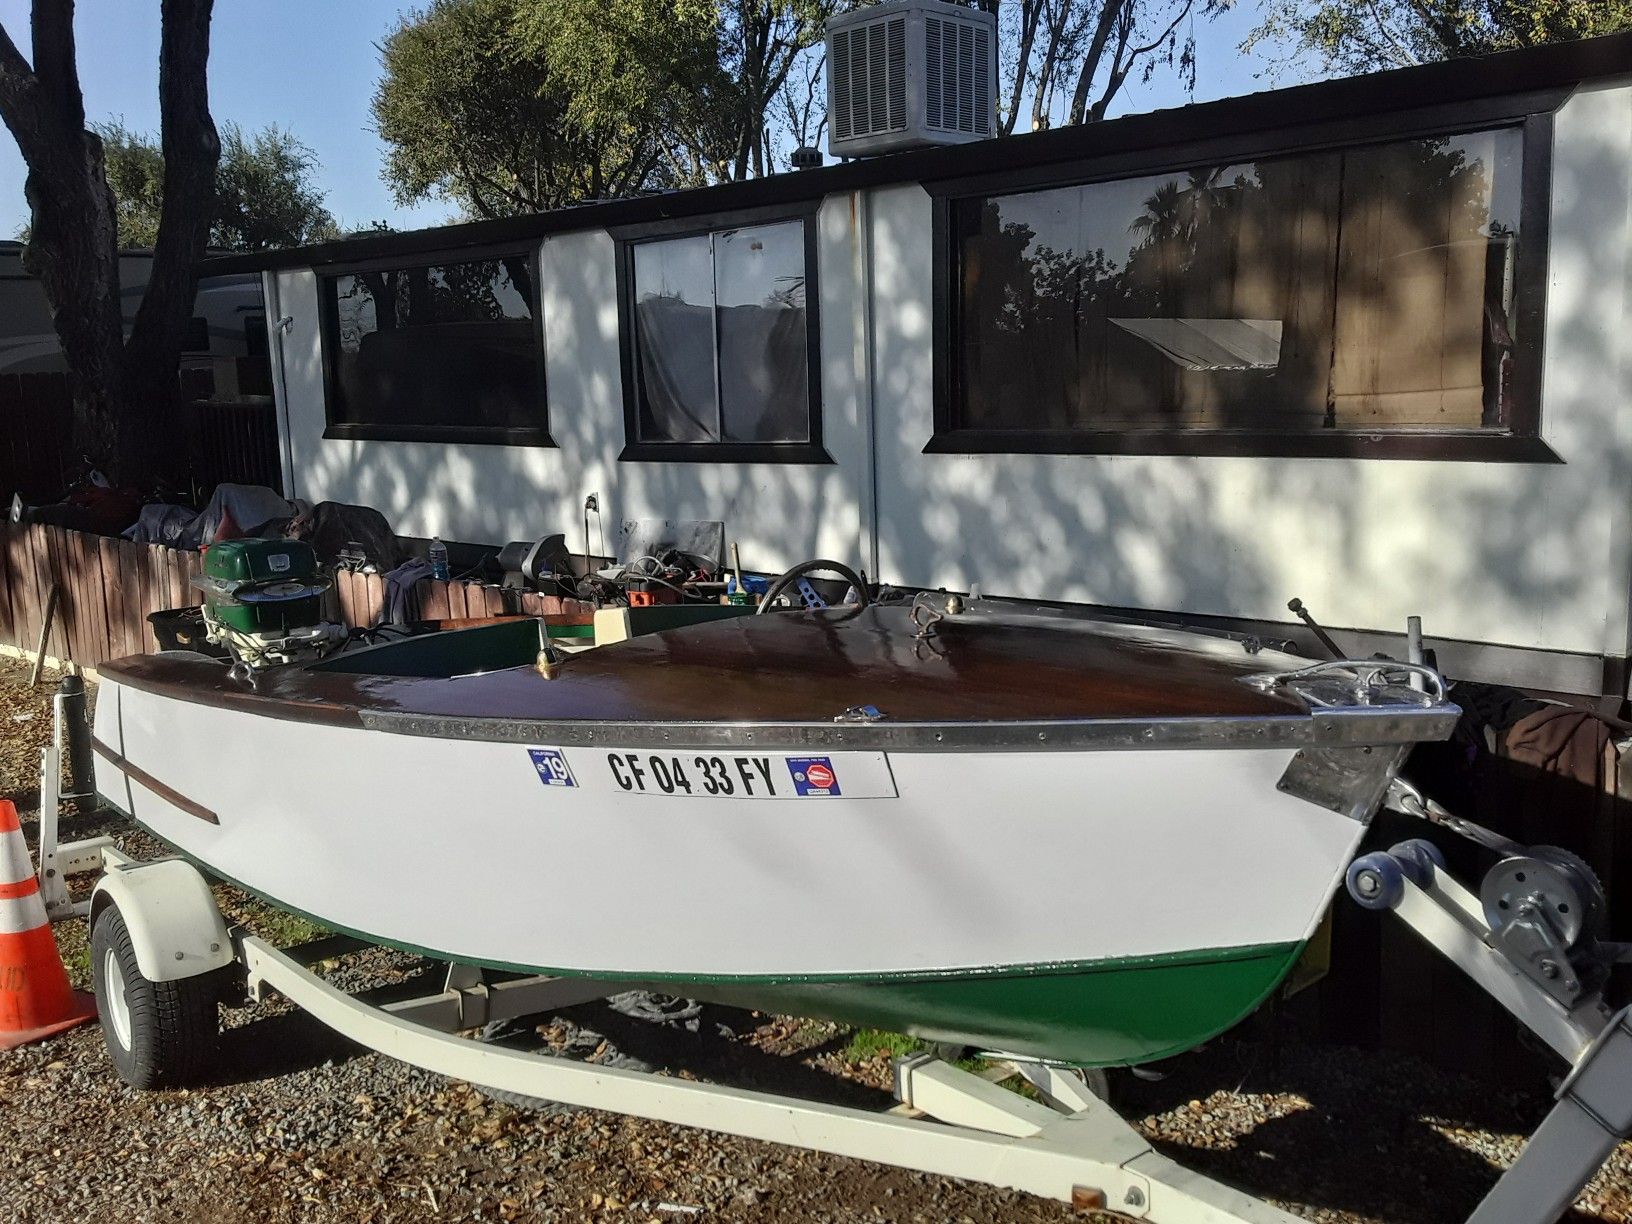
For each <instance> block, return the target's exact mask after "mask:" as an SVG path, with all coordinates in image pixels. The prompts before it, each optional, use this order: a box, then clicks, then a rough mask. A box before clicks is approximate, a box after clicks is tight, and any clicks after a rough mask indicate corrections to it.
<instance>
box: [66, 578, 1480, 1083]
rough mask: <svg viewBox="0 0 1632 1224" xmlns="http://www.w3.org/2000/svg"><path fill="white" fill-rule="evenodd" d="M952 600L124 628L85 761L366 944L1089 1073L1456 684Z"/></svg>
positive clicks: (1328, 827)
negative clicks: (392, 626)
mask: <svg viewBox="0 0 1632 1224" xmlns="http://www.w3.org/2000/svg"><path fill="white" fill-rule="evenodd" d="M944 611H945V609H936V608H927V609H926V606H924V605H922V604H920V605H919V606H917V607H913V608H909V607H905V606H870V607H864V608H860V609H834V610H828V611H817V612H796V613H779V614H775V615H765V616H743V617H739V618H735V619H728V620H716V621H714V622H712V623H707V624H700V625H695V626H692V627H689V628H680V629H674V630H670V631H666V632H659V633H654V634H650V635H647V636H642V637H635V638H632V639H630V640H627V641H623V642H620V643H618V644H616V645H608V646H602V647H598V648H596V649H593V650H589V651H586V652H584V653H581V654H577V655H574V656H572V657H570V658H567V659H565V660H563V661H562V662H561V663H560V664H559V666H558V667H555V668H550V669H547V670H549V671H552V672H553V673H554V674H553V676H551V677H549V678H547V677H546V676H545V675H544V674H541V671H540V669H539V668H538V667H536V666H535V657H536V652H537V648H538V630H537V627H536V625H535V624H534V623H532V622H518V623H505V624H496V625H492V626H487V627H480V628H473V629H465V630H458V631H451V632H446V633H440V634H434V635H429V636H425V637H418V638H410V639H407V640H404V641H401V642H396V643H392V644H388V645H380V646H374V647H369V648H366V649H358V650H349V651H345V652H343V653H340V654H338V655H334V656H332V657H330V658H328V659H325V660H322V661H319V662H315V663H310V664H306V665H289V666H281V667H270V668H266V669H264V670H260V671H254V672H251V671H248V670H246V669H244V668H237V669H233V668H229V667H228V666H227V665H226V664H224V663H222V662H220V661H218V660H211V659H207V658H204V657H202V656H199V655H195V654H189V653H184V652H172V653H165V654H159V655H153V656H146V657H134V658H129V659H125V660H121V661H118V662H114V663H110V664H108V665H106V666H105V667H104V668H103V669H102V687H101V691H100V696H99V698H98V701H97V708H96V750H97V754H98V765H97V786H98V790H99V791H100V792H101V793H102V795H103V796H104V797H105V798H106V799H107V800H108V801H109V802H110V803H113V804H114V805H116V806H117V807H119V808H121V809H123V810H124V811H125V812H126V813H128V814H129V815H130V816H131V817H133V818H134V819H135V820H136V821H137V822H139V823H140V824H141V825H143V826H145V827H146V828H148V829H150V830H151V831H152V832H153V833H155V834H156V835H157V836H158V837H160V838H161V839H163V840H164V841H166V842H168V843H169V844H171V845H172V846H174V847H175V848H176V849H177V850H179V851H180V852H181V853H182V854H184V855H186V856H188V857H189V858H191V859H193V860H195V861H197V862H198V863H200V864H202V865H203V866H204V867H205V868H206V869H207V870H208V871H209V872H210V873H212V874H214V875H217V876H219V877H221V878H224V879H227V880H231V881H233V882H235V883H237V884H239V885H241V886H242V887H244V888H246V889H248V890H249V891H251V892H253V893H257V894H259V895H261V896H263V897H265V898H266V899H268V900H269V901H271V902H272V903H274V904H276V905H278V906H281V907H284V908H287V909H289V910H293V911H297V912H301V913H304V914H307V915H309V916H311V917H312V918H313V919H315V920H316V921H318V922H319V923H321V924H323V925H324V926H326V927H329V928H331V929H335V930H340V931H348V932H352V933H354V934H357V935H359V936H361V937H363V938H365V939H368V940H370V941H374V942H377V943H381V944H387V945H394V946H397V947H401V948H406V949H413V950H422V951H425V952H427V953H431V954H434V955H435V956H437V957H440V958H445V959H449V960H456V961H461V962H467V963H473V964H479V965H484V966H490V967H495V968H500V969H513V970H517V971H525V972H529V973H537V972H547V973H552V974H562V975H578V976H588V977H593V978H596V979H601V980H615V981H627V982H629V983H631V984H640V985H644V986H648V987H651V988H656V989H663V990H667V991H670V992H672V993H681V994H686V995H691V996H695V997H703V998H717V999H721V1000H727V1001H732V1002H736V1003H741V1004H745V1005H750V1006H753V1007H757V1008H760V1009H765V1010H771V1011H779V1012H786V1013H791V1014H802V1015H812V1016H824V1017H831V1018H835V1019H839V1020H843V1021H848V1022H851V1023H857V1024H866V1025H875V1026H880V1027H885V1028H890V1029H895V1030H903V1031H907V1032H910V1033H914V1034H917V1035H919V1036H922V1037H924V1038H928V1039H934V1040H942V1041H948V1042H954V1043H957V1044H960V1045H968V1046H975V1047H978V1048H980V1049H983V1050H994V1051H1002V1052H1006V1053H1010V1054H1014V1055H1020V1056H1026V1057H1033V1058H1048V1059H1055V1060H1060V1061H1063V1062H1072V1063H1080V1064H1093V1065H1105V1064H1122V1063H1139V1062H1144V1061H1148V1060H1151V1059H1156V1058H1160V1057H1163V1056H1165V1055H1169V1054H1173V1053H1176V1052H1179V1051H1182V1050H1184V1049H1187V1048H1191V1047H1193V1046H1195V1045H1196V1044H1198V1043H1200V1042H1202V1041H1204V1040H1206V1039H1207V1038H1209V1037H1211V1036H1213V1035H1214V1034H1216V1033H1218V1032H1220V1031H1222V1030H1224V1029H1226V1028H1228V1027H1230V1026H1231V1025H1233V1024H1235V1023H1236V1022H1237V1021H1239V1020H1240V1019H1241V1018H1243V1017H1244V1016H1245V1015H1247V1014H1249V1013H1250V1012H1251V1011H1252V1010H1253V1009H1254V1008H1256V1007H1257V1006H1258V1005H1259V1004H1260V1003H1261V1002H1262V1001H1263V1000H1264V999H1265V998H1266V997H1267V996H1268V995H1269V994H1270V993H1271V992H1272V991H1274V990H1275V989H1276V987H1277V985H1278V984H1279V983H1280V982H1281V981H1282V980H1283V979H1284V978H1285V977H1286V975H1287V974H1288V972H1289V970H1290V969H1291V968H1292V966H1293V964H1294V963H1295V962H1296V961H1297V959H1298V957H1299V954H1300V952H1301V950H1302V949H1303V947H1304V944H1305V942H1306V941H1307V940H1308V939H1309V938H1310V936H1311V934H1312V932H1313V931H1314V930H1315V929H1316V926H1317V924H1318V923H1319V922H1320V920H1321V917H1322V915H1323V914H1324V912H1325V910H1326V908H1327V906H1328V904H1329V903H1330V901H1331V899H1332V896H1333V894H1334V892H1335V891H1336V889H1337V887H1338V886H1339V884H1340V883H1341V881H1342V879H1343V873H1344V870H1345V868H1346V867H1347V865H1348V864H1349V862H1350V859H1351V858H1352V856H1353V854H1354V852H1355V850H1356V847H1357V845H1358V843H1359V841H1360V838H1361V836H1362V834H1363V833H1364V831H1365V828H1366V825H1367V822H1368V821H1369V819H1370V818H1371V816H1372V815H1373V813H1374V812H1375V810H1376V808H1377V807H1378V805H1379V803H1380V801H1381V799H1382V796H1383V794H1384V791H1385V789H1386V787H1387V785H1388V783H1389V781H1390V780H1391V779H1392V777H1393V775H1394V773H1395V771H1396V770H1397V768H1398V766H1399V763H1400V761H1401V760H1402V759H1403V756H1404V753H1405V752H1406V751H1407V750H1408V749H1409V747H1410V745H1411V744H1413V743H1415V742H1418V741H1421V740H1426V739H1435V738H1443V737H1445V736H1446V735H1448V734H1449V732H1450V730H1451V727H1452V725H1453V723H1454V720H1455V718H1456V714H1457V711H1456V709H1455V707H1454V706H1452V705H1450V704H1448V703H1447V702H1446V701H1445V700H1444V697H1443V692H1442V689H1441V688H1440V686H1439V684H1438V679H1437V677H1436V676H1434V675H1433V674H1432V673H1430V672H1427V671H1426V670H1425V669H1412V668H1410V667H1406V666H1404V665H1399V664H1391V663H1386V662H1382V663H1378V662H1369V663H1332V664H1321V665H1315V666H1313V667H1311V666H1310V664H1309V661H1308V660H1306V659H1301V658H1298V657H1296V656H1292V655H1287V654H1279V653H1276V652H1273V651H1267V650H1259V649H1257V644H1256V643H1255V642H1252V641H1250V640H1248V641H1245V642H1244V641H1242V640H1237V639H1231V638H1225V637H1213V636H1206V635H1202V634H1197V633H1190V632H1183V631H1178V630H1171V629H1159V628H1150V627H1140V626H1118V625H1111V624H1106V623H1095V622H1083V621H1077V620H1068V619H1065V618H1061V617H1048V616H1030V617H1027V616H1015V615H1010V614H1001V613H992V612H990V611H988V610H985V609H983V608H982V607H980V606H975V605H971V607H970V608H969V609H968V610H965V611H962V612H961V614H960V613H959V611H958V609H957V606H956V604H954V605H953V614H952V615H944V616H943V615H942V613H943V612H944ZM1414 686H1415V687H1414Z"/></svg>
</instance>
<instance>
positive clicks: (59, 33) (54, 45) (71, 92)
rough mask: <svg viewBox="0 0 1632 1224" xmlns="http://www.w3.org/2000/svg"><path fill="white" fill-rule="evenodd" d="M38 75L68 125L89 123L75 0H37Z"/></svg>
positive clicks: (43, 90) (76, 126)
mask: <svg viewBox="0 0 1632 1224" xmlns="http://www.w3.org/2000/svg"><path fill="white" fill-rule="evenodd" d="M31 27H32V33H33V37H34V75H35V77H36V78H38V80H39V82H40V90H41V93H42V94H43V96H44V97H45V99H46V102H47V104H48V105H49V106H50V107H51V108H52V109H53V110H54V111H55V112H56V114H57V116H58V118H59V119H60V120H61V121H62V123H63V126H64V127H68V128H72V129H74V130H75V131H77V130H79V129H80V128H83V127H84V126H85V98H84V95H83V94H82V93H81V92H80V89H79V69H78V68H77V67H76V66H75V64H74V0H34V15H33V19H32V22H31Z"/></svg>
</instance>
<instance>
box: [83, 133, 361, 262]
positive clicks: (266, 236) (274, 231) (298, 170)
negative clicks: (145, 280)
mask: <svg viewBox="0 0 1632 1224" xmlns="http://www.w3.org/2000/svg"><path fill="white" fill-rule="evenodd" d="M91 128H92V130H93V131H94V132H96V134H97V135H98V136H100V137H101V138H102V147H103V150H104V154H105V157H106V159H107V174H108V186H110V187H111V188H113V194H114V198H115V200H116V202H117V210H118V219H119V245H120V246H130V247H146V246H152V245H153V243H154V240H155V239H156V238H157V236H158V230H159V220H160V218H161V217H162V215H163V212H164V154H163V152H162V151H161V150H160V148H159V145H158V143H157V142H156V141H155V140H153V139H152V138H151V137H149V136H145V135H142V134H141V133H138V132H132V131H130V130H128V129H127V128H126V127H125V126H124V125H123V124H122V123H117V122H114V123H99V124H92V125H91ZM317 164H318V163H317V156H316V154H314V153H313V152H312V151H311V149H309V148H307V147H306V146H305V145H303V144H302V143H301V142H300V141H298V140H296V139H295V138H294V136H293V135H291V134H290V133H289V132H287V131H284V130H282V129H280V128H278V127H276V126H273V127H269V128H265V129H263V130H262V131H259V132H254V133H252V134H249V135H247V136H246V135H245V133H244V131H243V129H241V128H240V127H238V125H237V124H233V123H229V124H227V125H226V127H225V128H223V129H222V133H221V160H220V163H219V164H218V165H217V166H216V171H215V200H214V205H213V209H212V212H211V218H210V246H212V247H217V248H220V249H224V250H229V251H265V250H271V249H273V248H275V247H286V246H300V245H301V244H302V243H307V242H321V241H323V240H324V239H326V238H332V237H335V236H337V235H338V234H339V227H338V226H337V225H336V224H335V220H334V218H333V217H332V216H330V215H329V211H328V209H326V208H324V207H323V193H322V192H321V191H320V190H318V189H317V188H316V187H315V186H314V185H313V184H312V175H313V172H314V171H315V170H316V169H317Z"/></svg>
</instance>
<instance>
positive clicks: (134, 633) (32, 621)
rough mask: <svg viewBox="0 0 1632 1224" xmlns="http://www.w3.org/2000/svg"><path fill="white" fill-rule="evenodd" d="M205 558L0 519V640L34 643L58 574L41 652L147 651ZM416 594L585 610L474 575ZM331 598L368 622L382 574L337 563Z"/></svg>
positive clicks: (95, 655) (458, 609)
mask: <svg viewBox="0 0 1632 1224" xmlns="http://www.w3.org/2000/svg"><path fill="white" fill-rule="evenodd" d="M202 568H203V566H202V559H201V556H200V554H198V553H196V552H184V551H181V550H179V549H174V548H164V547H162V546H160V545H156V544H133V543H131V542H130V541H128V540H119V539H113V538H111V537H108V536H95V535H87V534H86V533H84V532H81V531H70V530H68V529H66V528H63V527H50V526H46V525H43V524H39V523H34V524H29V525H25V526H15V525H12V524H10V523H6V524H4V525H3V526H0V643H3V644H5V645H8V646H14V647H17V648H18V649H20V650H28V651H32V650H34V649H35V646H36V644H37V643H38V641H39V634H40V625H41V622H42V620H43V618H44V616H45V609H46V603H47V601H48V600H49V598H50V591H51V586H52V584H53V583H55V584H56V586H57V609H56V616H55V618H54V619H53V622H52V630H51V638H50V642H49V644H48V645H47V647H46V654H48V655H51V656H54V657H56V658H62V659H71V660H73V661H74V662H75V663H78V664H79V665H80V666H81V667H95V666H97V665H98V664H99V663H102V662H103V661H104V660H107V659H117V658H120V657H122V656H124V655H130V654H151V653H153V652H154V651H156V650H158V649H159V644H158V640H157V639H156V638H155V637H154V635H153V629H152V626H151V625H149V624H148V623H147V617H148V614H149V613H151V612H159V611H163V610H165V609H167V608H184V607H189V606H191V605H194V604H196V603H198V602H199V598H198V592H197V591H196V589H195V588H194V587H193V586H192V579H193V578H194V577H195V576H196V575H197V574H199V573H200V572H201V571H202ZM419 596H420V610H421V614H422V616H423V618H424V619H426V620H461V619H465V618H479V617H487V616H499V615H505V614H509V613H523V614H526V615H530V616H539V615H549V614H557V613H562V612H579V611H587V610H588V605H585V604H580V603H578V601H576V600H562V599H557V598H556V597H554V596H552V595H535V594H532V593H530V592H528V593H523V592H519V591H505V590H501V589H500V588H498V587H494V586H488V585H486V584H483V583H478V582H434V581H430V580H427V581H425V582H423V583H422V584H421V585H420V588H419ZM331 605H332V612H331V615H333V616H334V617H335V618H336V619H337V620H340V621H342V622H344V623H345V624H347V625H351V626H353V627H361V626H365V625H372V624H374V623H375V621H376V620H378V619H379V616H380V612H381V610H382V608H383V607H384V605H385V579H384V578H383V577H382V576H381V575H379V574H354V573H351V572H349V571H341V572H339V573H337V574H336V575H335V585H334V591H333V593H332V596H331Z"/></svg>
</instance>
